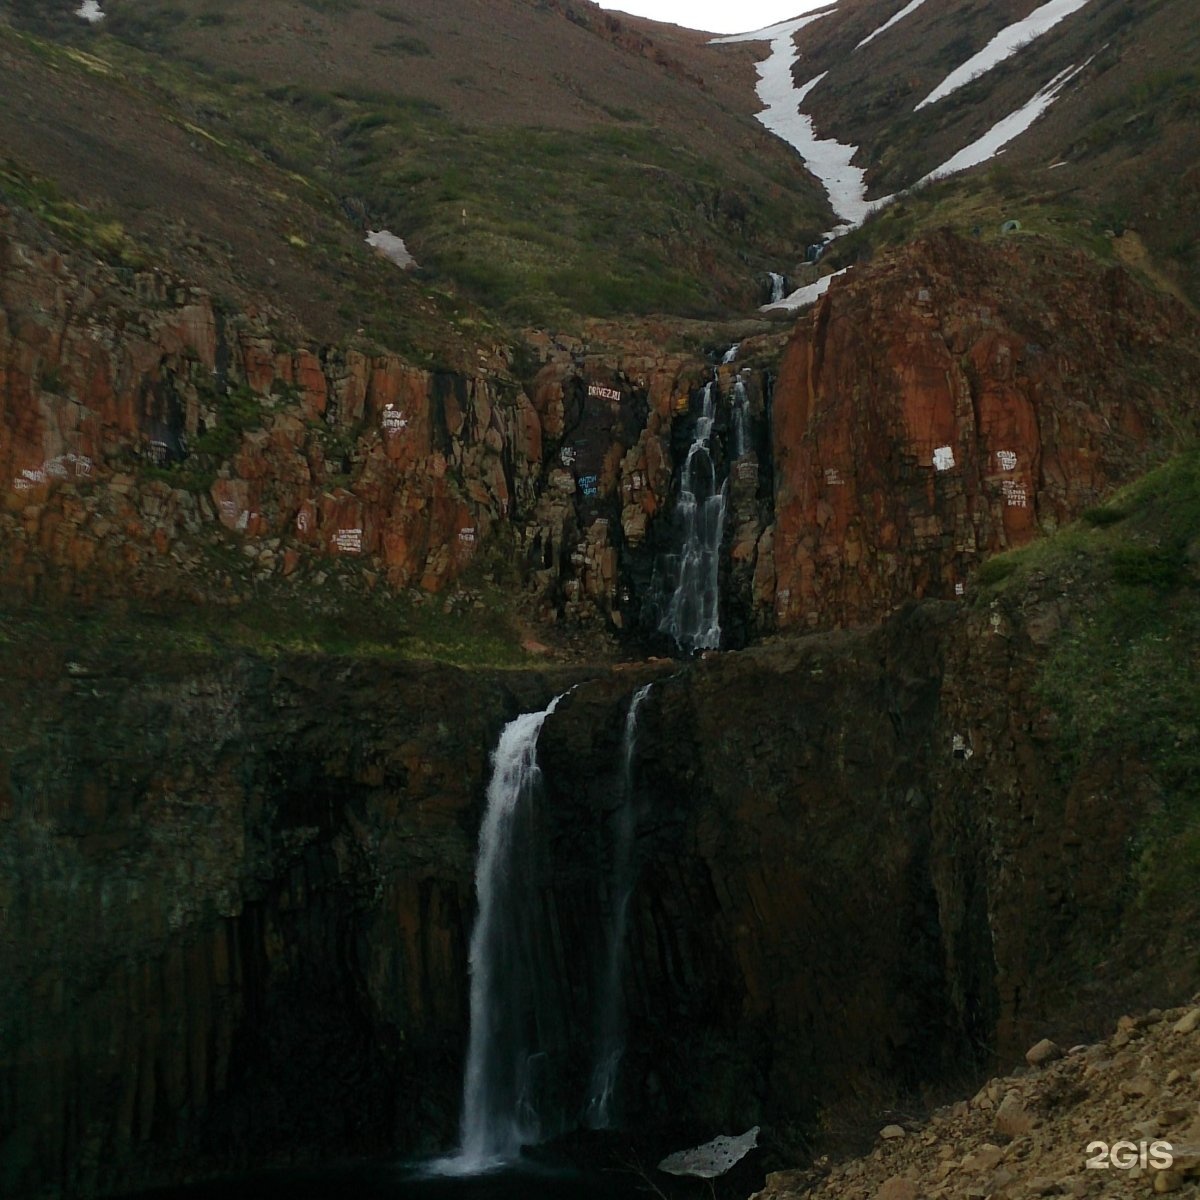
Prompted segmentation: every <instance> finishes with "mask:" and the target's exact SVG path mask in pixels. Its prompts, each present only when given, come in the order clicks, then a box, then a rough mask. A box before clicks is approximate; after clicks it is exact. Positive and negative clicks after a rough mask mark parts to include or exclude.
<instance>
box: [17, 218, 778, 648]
mask: <svg viewBox="0 0 1200 1200" xmlns="http://www.w3.org/2000/svg"><path fill="white" fill-rule="evenodd" d="M3 231H4V236H3V237H2V238H0V472H2V474H0V479H3V480H4V481H5V482H4V488H3V500H2V502H0V522H2V526H0V533H2V535H3V536H2V538H0V579H2V581H3V583H5V584H6V585H8V586H9V587H11V588H13V589H15V590H17V591H19V592H22V593H24V594H26V595H30V596H36V595H43V594H56V593H58V592H65V593H67V594H71V595H74V596H76V597H77V598H85V599H86V598H89V597H95V596H103V595H110V594H118V595H127V596H128V595H143V596H145V595H164V594H165V595H168V596H179V595H183V596H205V597H207V598H210V599H211V598H213V597H214V596H215V595H220V594H221V593H222V592H225V591H230V590H232V591H236V590H237V589H238V587H239V584H238V581H237V579H236V578H235V577H234V576H233V575H231V574H230V573H228V572H227V571H225V570H220V569H219V567H218V566H217V565H215V564H214V554H216V555H217V556H218V557H219V554H220V552H221V551H233V552H234V553H236V554H239V555H241V556H242V561H243V563H244V565H245V567H246V569H247V570H248V572H249V578H250V580H253V579H293V580H294V582H296V583H297V584H298V585H300V586H305V587H307V586H312V578H313V576H314V575H317V574H320V573H321V572H322V571H323V570H325V569H326V568H327V565H328V563H329V561H330V560H331V559H335V560H337V561H338V562H339V563H340V564H341V565H343V566H346V567H349V568H351V569H352V570H353V571H355V572H358V573H359V578H360V579H365V580H366V582H367V584H368V585H374V583H375V582H376V581H378V580H382V581H383V582H384V583H385V585H386V586H389V587H391V588H393V589H403V588H416V589H420V590H422V591H424V592H439V591H442V590H444V589H445V588H446V587H447V586H449V585H451V584H453V583H454V582H455V581H456V580H459V579H460V578H462V577H463V576H464V575H465V574H466V573H468V572H470V571H471V569H472V566H473V565H474V566H475V567H476V571H475V574H476V575H478V574H479V568H480V564H484V568H483V569H486V566H487V565H488V564H491V565H494V564H495V563H496V561H497V559H498V558H500V559H506V560H507V562H508V564H509V567H510V570H511V566H512V565H513V563H514V561H515V565H516V568H517V574H518V576H519V578H520V579H521V580H522V581H523V582H524V583H525V584H526V585H527V587H528V589H529V590H530V591H531V592H532V594H533V596H534V597H535V601H534V608H535V611H536V614H537V615H538V616H540V617H541V618H542V619H543V620H546V621H549V622H556V621H559V620H560V619H563V618H565V619H566V621H567V622H568V623H569V624H572V625H576V624H580V623H582V624H598V625H599V626H600V627H602V628H606V629H608V630H625V631H631V630H632V631H636V630H637V629H638V628H639V625H641V624H644V622H643V618H642V608H643V606H644V603H645V601H646V598H647V595H648V593H649V592H650V590H651V587H652V578H653V573H654V564H655V561H656V556H657V555H658V554H660V553H662V552H663V549H664V547H665V546H666V545H667V544H668V543H669V541H670V529H669V514H670V510H671V505H672V480H673V477H674V466H675V464H674V460H673V453H678V447H676V448H675V450H674V451H673V448H672V422H673V420H674V419H675V418H677V417H683V416H686V413H687V411H688V408H689V404H690V403H692V402H694V401H695V399H696V397H697V395H698V393H699V390H700V388H701V386H702V384H703V383H704V382H705V381H706V380H707V379H709V378H710V377H712V373H713V368H712V367H711V365H710V364H708V363H706V362H705V360H704V359H703V357H700V356H698V355H697V354H695V353H692V352H688V351H676V352H670V351H664V350H663V349H661V343H662V341H665V340H666V334H665V333H664V332H663V331H661V330H655V329H653V328H650V329H630V330H624V331H618V333H617V340H616V341H615V342H614V337H613V331H612V330H611V329H598V330H597V331H596V333H595V334H594V337H593V342H594V344H592V343H589V341H588V340H584V339H580V338H571V337H559V338H552V337H550V336H548V335H544V334H534V335H532V344H531V345H530V347H529V350H530V352H531V353H532V355H533V362H534V363H535V364H538V363H540V364H541V365H540V367H535V372H534V375H533V377H532V378H531V381H530V383H529V385H528V388H526V387H525V386H523V385H522V384H521V383H519V382H518V381H517V380H516V379H515V378H514V375H513V372H512V369H511V367H510V363H509V359H508V357H507V356H506V353H505V352H502V351H501V350H499V349H497V348H494V347H493V348H490V349H481V350H480V351H479V367H478V369H477V370H476V371H475V372H473V373H464V372H462V371H429V370H424V369H420V368H417V367H415V366H412V365H411V364H409V363H407V362H405V361H404V360H402V359H401V358H399V357H398V356H396V355H395V354H392V353H389V352H387V351H385V350H382V349H380V348H378V347H371V346H369V345H367V344H366V343H365V342H364V343H362V344H351V345H348V346H320V345H315V344H313V345H309V346H296V345H294V344H288V343H287V342H286V341H285V340H284V339H283V338H282V337H281V335H280V334H279V333H278V331H277V330H276V329H275V328H274V322H273V320H272V314H271V312H270V311H269V310H264V311H263V312H261V313H254V312H235V311H227V310H226V309H224V308H222V307H221V306H220V305H219V304H216V303H215V302H214V300H213V298H212V297H211V296H210V295H209V294H208V293H206V292H205V291H203V290H202V289H197V288H193V287H189V286H188V285H187V284H186V283H184V282H182V281H179V280H175V279H172V278H169V277H167V276H165V275H163V274H161V273H158V272H152V271H146V272H142V273H134V272H131V271H114V270H112V269H110V268H108V267H105V266H104V265H102V264H100V263H98V262H96V261H95V260H94V259H91V258H89V257H88V256H87V255H85V254H82V253H64V252H63V251H62V250H61V249H60V248H59V247H57V246H56V245H54V244H53V243H52V242H50V241H47V240H45V239H43V238H41V237H40V236H39V235H38V234H37V232H36V230H34V229H33V228H32V227H31V226H30V225H29V224H28V223H22V222H21V221H20V220H19V219H18V218H16V217H15V216H10V217H9V218H8V219H7V221H6V223H5V224H4V226H3ZM746 378H747V381H748V384H749V386H748V388H747V397H748V399H747V407H748V409H749V410H752V413H753V415H752V418H751V419H752V420H753V422H755V423H756V426H757V429H758V445H759V447H760V449H761V450H762V453H763V455H764V457H765V433H764V430H765V411H764V405H763V397H764V393H765V385H764V384H763V382H762V375H761V372H760V371H755V372H753V373H747V376H746ZM723 380H724V382H723V392H724V393H731V390H732V387H733V373H732V371H731V370H730V369H724V371H723ZM724 419H725V420H726V421H727V420H728V413H726V416H725V418H724ZM753 457H754V458H755V461H757V458H758V455H757V454H755V455H754V456H753ZM747 472H748V473H747ZM765 477H766V475H765V474H764V478H765ZM739 478H742V479H749V480H750V484H749V488H748V493H747V495H748V497H749V500H748V505H747V504H743V506H742V509H741V510H740V511H741V514H742V523H741V525H739V533H738V538H739V539H740V540H739V541H735V544H734V551H733V552H734V558H735V560H736V561H738V562H741V561H743V560H746V559H747V555H749V560H748V561H750V562H752V561H753V548H754V543H755V540H756V538H757V534H758V531H759V528H760V527H761V524H762V521H761V520H760V517H759V508H760V507H761V506H760V505H758V504H757V503H756V500H755V497H756V494H757V491H756V480H757V478H758V475H757V469H756V467H755V466H754V464H753V463H749V461H748V462H747V464H744V465H743V466H742V475H741V476H739ZM743 490H744V491H745V490H746V488H745V486H743ZM742 591H743V592H744V593H745V594H744V597H743V599H742V601H741V608H742V609H746V608H748V605H749V594H748V585H747V584H746V583H745V582H743V586H742Z"/></svg>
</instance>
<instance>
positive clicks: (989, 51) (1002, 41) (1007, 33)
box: [917, 0, 1088, 109]
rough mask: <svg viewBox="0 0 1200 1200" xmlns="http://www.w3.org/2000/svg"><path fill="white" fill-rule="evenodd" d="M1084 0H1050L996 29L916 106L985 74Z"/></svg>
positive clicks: (1076, 9) (931, 100) (1081, 5)
mask: <svg viewBox="0 0 1200 1200" xmlns="http://www.w3.org/2000/svg"><path fill="white" fill-rule="evenodd" d="M1087 2H1088V0H1050V2H1049V3H1048V4H1043V5H1042V6H1041V8H1035V9H1034V10H1033V12H1031V13H1030V14H1029V16H1027V17H1025V18H1024V20H1021V21H1017V22H1016V24H1014V25H1009V26H1008V27H1007V28H1005V29H1002V30H1000V32H999V33H998V34H996V36H995V37H994V38H992V40H991V41H990V42H988V44H987V45H986V46H984V48H983V49H982V50H980V51H979V53H978V54H976V55H974V56H972V57H971V58H968V59H967V61H966V62H965V63H963V64H962V66H961V67H956V68H955V69H954V70H953V71H951V72H950V74H949V75H947V76H946V78H945V79H943V80H942V82H941V83H939V84H938V85H937V87H935V88H934V89H933V91H932V92H930V93H929V95H928V96H926V97H925V99H924V100H922V101H921V103H920V104H918V105H917V108H918V109H920V108H924V107H925V105H927V104H934V103H936V102H937V101H938V100H941V99H943V98H944V97H945V96H948V95H950V93H951V92H954V91H957V90H958V89H959V88H960V87H962V86H963V85H964V84H967V83H970V82H971V80H972V79H974V78H976V77H977V76H979V75H983V74H986V73H987V72H988V71H990V70H991V69H992V68H993V67H994V66H996V65H997V64H999V63H1002V62H1003V61H1004V60H1005V59H1006V58H1009V57H1011V56H1012V55H1013V54H1015V53H1016V52H1017V51H1018V50H1019V49H1020V48H1021V47H1022V46H1024V45H1025V44H1026V43H1027V42H1032V41H1033V40H1034V39H1035V38H1039V37H1041V36H1042V34H1043V33H1045V32H1047V30H1050V29H1053V28H1054V26H1055V25H1057V24H1058V23H1059V21H1061V20H1063V19H1064V18H1066V17H1069V16H1070V15H1071V14H1072V13H1076V12H1078V11H1079V10H1080V9H1081V8H1082V7H1083V6H1084V5H1085V4H1087Z"/></svg>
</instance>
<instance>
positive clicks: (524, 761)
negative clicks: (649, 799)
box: [442, 696, 562, 1174]
mask: <svg viewBox="0 0 1200 1200" xmlns="http://www.w3.org/2000/svg"><path fill="white" fill-rule="evenodd" d="M561 699H562V697H561V696H558V697H556V698H555V699H554V700H552V701H551V702H550V704H549V706H548V707H547V708H546V709H545V710H544V711H542V712H535V713H524V714H523V715H521V716H519V717H517V718H516V719H515V720H514V721H510V722H509V723H508V724H507V725H506V726H505V727H504V731H503V732H502V733H501V735H500V742H499V744H498V745H497V747H496V750H495V752H494V753H493V755H492V778H491V781H490V782H489V784H488V790H487V808H486V811H485V813H484V818H483V825H482V827H481V828H480V831H479V857H478V860H477V862H476V866H475V890H476V893H477V895H478V900H479V912H478V914H477V916H476V918H475V927H474V929H473V930H472V931H471V949H470V969H471V1036H470V1042H469V1044H468V1047H467V1066H466V1072H465V1075H464V1079H463V1114H462V1132H461V1144H460V1147H459V1152H458V1154H457V1156H455V1157H454V1158H452V1159H450V1160H449V1162H447V1163H444V1164H442V1166H443V1168H444V1169H445V1170H446V1171H447V1173H454V1174H474V1173H477V1172H480V1171H485V1170H488V1169H489V1168H492V1167H496V1166H499V1165H501V1164H502V1163H504V1162H507V1161H509V1160H511V1159H514V1158H515V1157H516V1156H517V1155H518V1154H519V1152H520V1149H521V1147H522V1146H523V1145H528V1144H530V1143H533V1142H536V1141H538V1140H539V1137H540V1136H541V1134H542V1119H543V1114H542V1113H541V1112H540V1111H539V1096H538V1091H539V1082H540V1080H539V1073H540V1072H539V1068H544V1067H545V1065H546V1063H545V1059H546V1054H547V1046H545V1045H544V1044H543V1043H542V1041H541V1039H542V1038H543V1036H544V1031H545V1027H546V1026H547V1025H552V1024H553V1022H552V1020H549V1019H548V1014H547V1012H546V1008H547V1003H546V1001H545V1000H544V999H543V997H544V996H545V981H546V980H547V979H548V978H549V964H548V963H547V962H545V961H543V958H544V948H543V947H542V946H541V945H540V944H539V939H538V938H537V935H536V928H537V896H536V894H535V889H534V884H533V881H532V879H531V877H530V870H529V863H528V862H527V861H525V860H524V855H523V854H522V853H521V852H523V851H525V850H526V849H527V848H528V845H529V831H528V828H527V827H528V824H529V822H530V820H531V819H532V815H533V814H532V812H531V809H532V806H533V801H534V797H535V794H536V791H537V788H538V783H539V780H540V779H541V771H540V769H539V768H538V765H537V742H538V735H539V734H540V733H541V730H542V724H543V722H544V721H545V720H546V718H547V717H548V716H549V715H550V714H551V713H552V712H553V711H554V709H555V707H556V706H557V705H558V702H559V700H561Z"/></svg>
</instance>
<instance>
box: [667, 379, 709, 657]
mask: <svg viewBox="0 0 1200 1200" xmlns="http://www.w3.org/2000/svg"><path fill="white" fill-rule="evenodd" d="M715 419H716V396H715V388H714V385H713V384H712V383H707V384H705V387H704V399H703V406H702V409H701V413H700V416H699V418H698V419H697V421H696V432H695V436H694V438H693V440H692V445H691V448H690V449H689V450H688V456H687V461H686V462H685V463H684V466H683V471H682V473H681V475H680V480H679V502H678V506H677V512H678V513H679V517H680V521H681V523H682V525H683V543H682V548H681V551H680V554H679V558H678V577H677V578H678V582H677V583H676V587H675V591H674V593H673V594H672V596H671V600H670V603H669V604H668V606H667V611H666V614H665V616H664V617H663V618H662V620H661V621H660V623H659V626H658V628H659V632H660V633H666V634H669V635H670V636H671V637H672V638H673V639H674V641H675V644H676V645H677V646H678V647H679V648H680V649H681V650H715V649H717V648H718V647H719V646H720V644H721V614H720V604H719V600H720V595H719V582H718V581H719V574H720V552H721V536H722V534H723V532H724V529H725V485H724V484H722V485H721V486H720V487H718V486H717V473H716V465H715V464H714V462H713V457H712V452H711V448H710V445H709V440H710V438H711V437H712V430H713V422H714V421H715Z"/></svg>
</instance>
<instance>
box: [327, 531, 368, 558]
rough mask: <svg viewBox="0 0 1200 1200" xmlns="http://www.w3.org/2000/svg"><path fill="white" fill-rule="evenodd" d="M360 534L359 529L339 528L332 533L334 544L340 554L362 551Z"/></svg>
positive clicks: (359, 552) (361, 532) (361, 533)
mask: <svg viewBox="0 0 1200 1200" xmlns="http://www.w3.org/2000/svg"><path fill="white" fill-rule="evenodd" d="M362 535H363V531H362V530H361V529H339V530H338V531H337V533H336V534H335V535H334V539H333V541H334V544H335V545H336V546H337V548H338V553H340V554H361V553H362Z"/></svg>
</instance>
